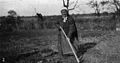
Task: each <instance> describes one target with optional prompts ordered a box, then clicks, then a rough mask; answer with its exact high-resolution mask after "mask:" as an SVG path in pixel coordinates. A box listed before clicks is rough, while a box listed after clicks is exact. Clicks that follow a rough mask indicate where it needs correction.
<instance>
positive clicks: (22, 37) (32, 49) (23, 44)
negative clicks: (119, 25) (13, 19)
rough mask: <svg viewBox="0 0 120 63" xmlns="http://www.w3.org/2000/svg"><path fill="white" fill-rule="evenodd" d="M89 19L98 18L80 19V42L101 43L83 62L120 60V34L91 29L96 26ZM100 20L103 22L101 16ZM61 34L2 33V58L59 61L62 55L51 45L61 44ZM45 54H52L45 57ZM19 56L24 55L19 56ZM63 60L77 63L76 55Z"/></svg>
mask: <svg viewBox="0 0 120 63" xmlns="http://www.w3.org/2000/svg"><path fill="white" fill-rule="evenodd" d="M53 20H54V19H53ZM82 20H83V21H82ZM87 20H88V21H92V22H93V23H95V24H97V22H95V21H96V20H97V19H93V18H92V19H91V20H90V18H87V19H85V18H84V19H81V20H80V21H79V20H78V21H79V22H78V21H77V22H76V24H77V29H78V34H79V40H80V44H86V43H97V44H96V45H95V46H94V47H92V48H90V49H87V50H86V51H85V52H84V54H83V58H82V59H83V62H82V63H119V62H120V51H119V50H120V46H119V45H120V43H119V42H120V39H119V37H120V33H119V32H116V31H111V30H107V31H106V30H104V31H103V30H94V29H93V30H91V29H92V27H93V28H94V26H96V25H94V26H92V25H91V22H84V21H87ZM101 20H103V21H105V20H107V19H105V18H104V19H101ZM97 21H98V22H99V19H98V20H97ZM87 24H89V25H87ZM49 26H50V25H49ZM89 26H91V27H89ZM101 26H102V25H101ZM85 27H86V28H87V29H85ZM57 34H58V30H57V29H56V28H51V29H39V30H34V29H33V30H22V31H20V32H5V33H0V45H1V46H0V58H3V57H5V58H6V62H12V63H40V62H44V63H57V61H59V60H60V58H59V55H58V54H53V52H54V51H53V50H52V48H51V46H52V45H55V47H57V46H56V45H57V42H58V37H57ZM83 47H84V46H83ZM26 54H27V55H26ZM43 54H44V55H48V56H47V57H44V55H43ZM18 57H20V58H19V59H16V58H18ZM61 60H62V61H63V63H76V60H75V58H74V57H73V56H69V57H62V59H61Z"/></svg>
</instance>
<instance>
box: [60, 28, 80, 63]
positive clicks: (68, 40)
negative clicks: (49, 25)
mask: <svg viewBox="0 0 120 63" xmlns="http://www.w3.org/2000/svg"><path fill="white" fill-rule="evenodd" d="M59 27H60V29H61V31H62V33H63V34H64V35H65V37H66V39H67V42H68V43H69V45H70V47H71V49H72V52H73V54H74V56H75V58H76V60H77V63H79V62H80V61H79V59H78V56H77V55H76V53H75V50H74V49H73V46H72V44H71V42H70V39H69V38H68V37H67V35H66V33H65V32H64V30H63V28H62V27H61V26H59Z"/></svg>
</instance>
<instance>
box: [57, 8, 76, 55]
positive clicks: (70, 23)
mask: <svg viewBox="0 0 120 63" xmlns="http://www.w3.org/2000/svg"><path fill="white" fill-rule="evenodd" d="M61 14H62V19H61V20H60V21H59V22H58V24H59V25H60V26H61V27H62V28H63V30H64V32H65V33H66V35H67V37H68V38H69V39H70V42H71V44H72V46H73V47H74V50H75V51H77V44H78V43H77V42H78V41H75V40H76V39H77V40H78V34H77V28H76V25H75V21H74V19H73V18H72V17H71V16H70V15H69V13H68V10H67V9H62V10H61ZM59 31H60V34H61V40H60V38H59V40H60V41H59V42H61V43H60V44H61V46H60V47H61V49H62V54H63V55H73V53H72V50H71V48H70V45H69V44H68V42H67V40H66V38H65V36H64V34H63V33H62V31H61V30H59ZM60 47H59V48H60Z"/></svg>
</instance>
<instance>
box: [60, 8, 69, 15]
mask: <svg viewBox="0 0 120 63" xmlns="http://www.w3.org/2000/svg"><path fill="white" fill-rule="evenodd" d="M61 14H62V16H63V17H66V16H69V13H68V10H67V9H62V10H61Z"/></svg>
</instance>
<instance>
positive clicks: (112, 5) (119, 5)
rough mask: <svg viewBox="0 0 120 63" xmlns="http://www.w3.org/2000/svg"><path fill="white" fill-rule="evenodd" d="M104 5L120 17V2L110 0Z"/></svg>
mask: <svg viewBox="0 0 120 63" xmlns="http://www.w3.org/2000/svg"><path fill="white" fill-rule="evenodd" d="M101 4H102V5H104V6H105V5H108V6H107V7H108V8H107V9H109V10H110V9H112V10H114V12H115V15H120V0H108V1H102V2H101Z"/></svg>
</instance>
